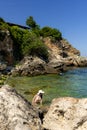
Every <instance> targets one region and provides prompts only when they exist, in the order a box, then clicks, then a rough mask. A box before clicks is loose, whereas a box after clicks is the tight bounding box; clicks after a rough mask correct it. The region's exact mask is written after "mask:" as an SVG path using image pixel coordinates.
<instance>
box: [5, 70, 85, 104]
mask: <svg viewBox="0 0 87 130" xmlns="http://www.w3.org/2000/svg"><path fill="white" fill-rule="evenodd" d="M6 82H7V83H8V84H9V85H11V86H12V87H15V88H16V90H17V91H18V92H19V93H20V94H22V95H23V96H24V97H25V98H26V99H28V100H29V101H30V102H31V100H32V98H33V96H34V94H36V93H37V91H38V90H39V89H42V90H44V91H45V95H44V105H48V104H50V103H51V101H52V99H53V98H58V97H65V96H69V97H76V98H85V97H87V68H77V69H73V70H69V71H68V72H66V73H63V74H61V75H57V74H50V75H40V76H34V77H9V78H8V79H7V81H6Z"/></svg>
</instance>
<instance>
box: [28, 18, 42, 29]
mask: <svg viewBox="0 0 87 130" xmlns="http://www.w3.org/2000/svg"><path fill="white" fill-rule="evenodd" d="M26 25H27V26H29V27H30V28H31V29H39V28H40V27H39V25H37V23H36V22H35V20H34V19H33V17H32V16H30V17H29V18H27V20H26Z"/></svg>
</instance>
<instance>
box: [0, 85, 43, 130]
mask: <svg viewBox="0 0 87 130" xmlns="http://www.w3.org/2000/svg"><path fill="white" fill-rule="evenodd" d="M0 130H41V121H40V119H39V115H38V111H37V110H36V109H35V108H33V106H32V105H31V104H30V103H29V102H28V101H27V100H26V99H24V98H23V97H22V96H21V95H20V94H18V93H17V92H16V90H15V89H13V88H11V87H10V86H9V85H3V86H2V87H1V88H0Z"/></svg>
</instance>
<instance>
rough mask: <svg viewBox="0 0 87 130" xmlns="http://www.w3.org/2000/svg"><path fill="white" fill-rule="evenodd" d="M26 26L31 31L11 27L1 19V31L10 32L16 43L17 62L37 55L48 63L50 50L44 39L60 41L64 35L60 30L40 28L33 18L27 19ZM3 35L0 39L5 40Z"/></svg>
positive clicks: (15, 54)
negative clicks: (25, 57)
mask: <svg viewBox="0 0 87 130" xmlns="http://www.w3.org/2000/svg"><path fill="white" fill-rule="evenodd" d="M26 25H27V26H29V29H22V28H20V27H19V26H9V25H8V24H7V23H6V22H5V20H4V19H3V18H0V30H6V29H7V30H9V32H10V35H11V37H12V39H13V41H14V56H15V60H20V59H22V58H23V57H24V56H29V55H32V56H34V55H36V56H38V57H40V58H42V59H43V60H45V61H47V60H48V49H47V47H46V45H45V44H44V42H43V38H44V37H50V38H51V40H53V41H55V40H57V41H58V40H60V39H62V33H61V32H60V31H59V30H58V29H55V28H51V27H48V26H46V27H43V28H40V26H39V25H38V24H37V23H36V21H35V20H34V18H33V17H32V16H30V17H29V18H27V20H26ZM1 35H2V34H0V39H1V40H3V38H4V34H3V35H2V36H1ZM17 50H18V51H17Z"/></svg>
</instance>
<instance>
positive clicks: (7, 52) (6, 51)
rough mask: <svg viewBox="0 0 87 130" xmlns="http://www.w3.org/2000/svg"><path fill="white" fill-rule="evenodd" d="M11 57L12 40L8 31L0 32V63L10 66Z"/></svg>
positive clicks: (12, 58)
mask: <svg viewBox="0 0 87 130" xmlns="http://www.w3.org/2000/svg"><path fill="white" fill-rule="evenodd" d="M13 60H14V56H13V40H12V39H11V36H10V33H9V31H8V30H0V62H6V63H7V64H8V65H12V64H13Z"/></svg>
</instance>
